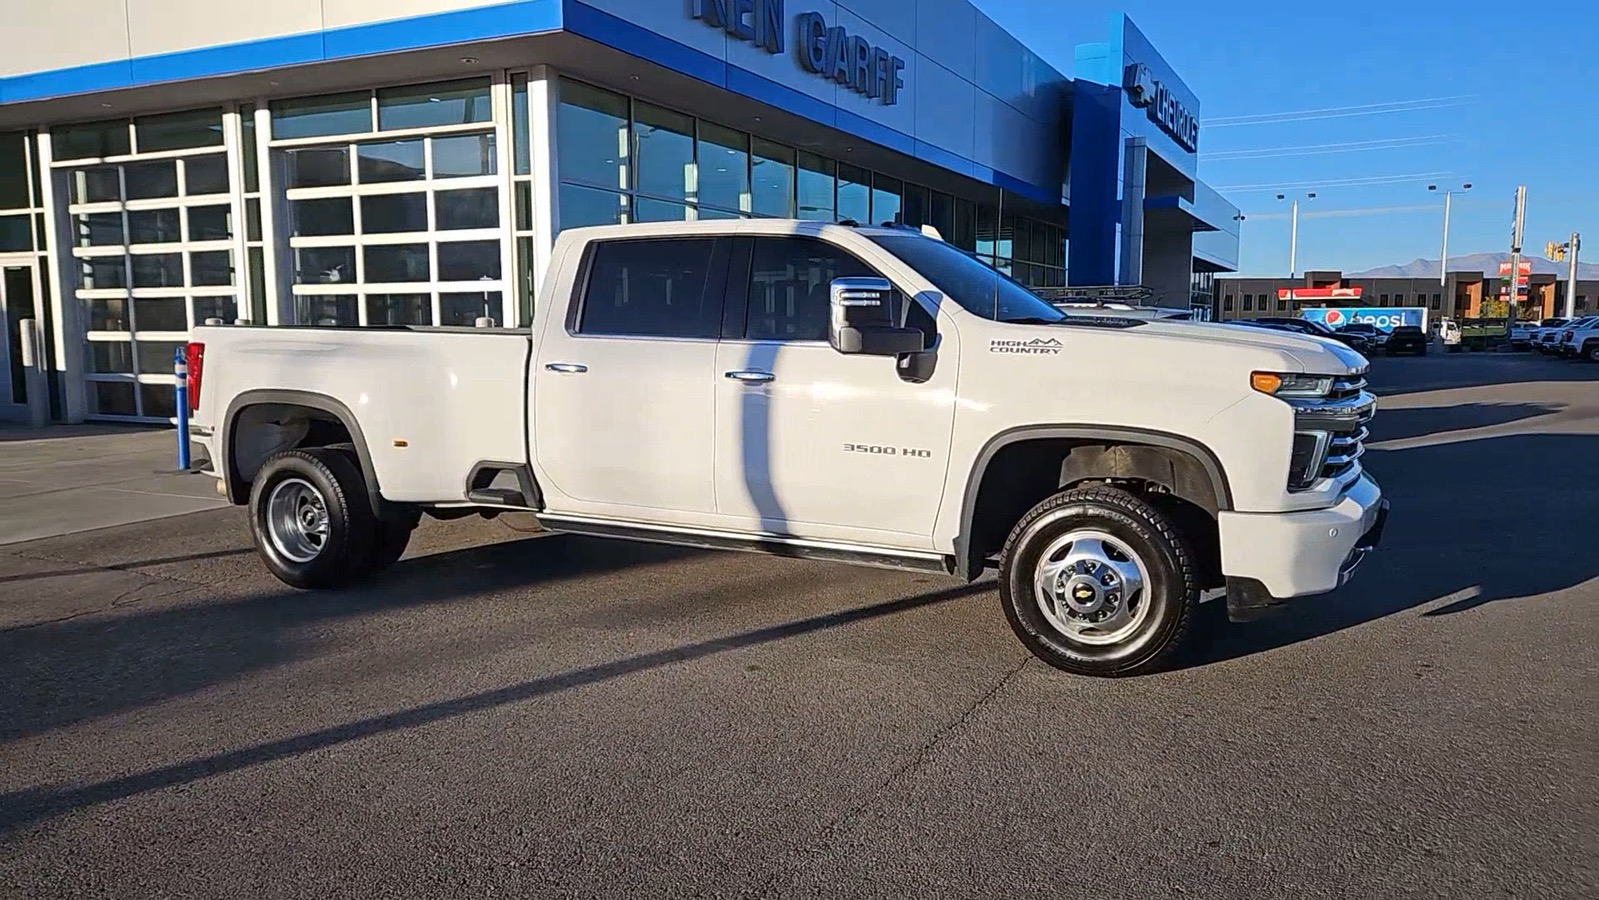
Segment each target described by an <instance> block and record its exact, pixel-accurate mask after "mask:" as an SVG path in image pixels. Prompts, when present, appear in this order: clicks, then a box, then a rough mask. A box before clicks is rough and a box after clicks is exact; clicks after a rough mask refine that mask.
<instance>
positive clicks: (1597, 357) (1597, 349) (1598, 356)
mask: <svg viewBox="0 0 1599 900" xmlns="http://www.w3.org/2000/svg"><path fill="white" fill-rule="evenodd" d="M1583 355H1584V356H1586V357H1588V361H1589V362H1596V363H1599V341H1596V342H1594V343H1592V344H1589V345H1588V349H1587V350H1586V351H1584V353H1583Z"/></svg>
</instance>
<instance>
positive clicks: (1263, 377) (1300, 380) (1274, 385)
mask: <svg viewBox="0 0 1599 900" xmlns="http://www.w3.org/2000/svg"><path fill="white" fill-rule="evenodd" d="M1249 384H1250V386H1251V387H1253V388H1254V389H1255V390H1257V391H1260V392H1261V393H1262V394H1270V395H1272V396H1273V397H1285V398H1306V397H1309V398H1319V397H1325V396H1327V395H1328V394H1330V393H1332V386H1333V376H1331V375H1300V374H1290V373H1285V372H1254V373H1252V374H1250V376H1249Z"/></svg>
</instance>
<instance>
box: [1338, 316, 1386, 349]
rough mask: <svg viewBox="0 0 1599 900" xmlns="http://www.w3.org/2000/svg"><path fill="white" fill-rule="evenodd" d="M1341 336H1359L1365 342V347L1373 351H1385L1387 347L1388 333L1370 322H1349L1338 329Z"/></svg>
mask: <svg viewBox="0 0 1599 900" xmlns="http://www.w3.org/2000/svg"><path fill="white" fill-rule="evenodd" d="M1338 333H1339V334H1342V335H1359V336H1360V337H1362V338H1364V339H1365V340H1366V344H1367V346H1369V347H1371V348H1372V349H1373V350H1382V349H1386V348H1387V346H1388V332H1386V331H1383V330H1382V329H1381V328H1378V327H1377V326H1375V325H1373V324H1371V323H1370V322H1350V323H1349V324H1348V325H1345V326H1344V327H1342V328H1340V329H1338Z"/></svg>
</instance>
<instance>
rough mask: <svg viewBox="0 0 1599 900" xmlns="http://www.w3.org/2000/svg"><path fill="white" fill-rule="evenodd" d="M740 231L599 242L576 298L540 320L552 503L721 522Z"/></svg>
mask: <svg viewBox="0 0 1599 900" xmlns="http://www.w3.org/2000/svg"><path fill="white" fill-rule="evenodd" d="M731 243H732V239H731V238H714V237H701V238H683V237H660V238H628V239H618V240H601V241H596V242H593V243H591V244H590V245H589V247H588V249H587V251H586V253H587V258H586V259H585V261H584V265H583V266H582V267H581V269H580V271H581V272H582V273H583V274H580V275H579V284H578V285H577V286H576V289H575V290H574V292H573V306H574V307H575V309H573V310H572V311H571V315H569V316H568V318H567V321H566V322H565V323H564V325H563V323H561V322H551V323H548V325H547V326H546V327H545V328H544V329H543V330H542V337H541V339H540V342H539V345H538V347H537V349H536V354H535V357H534V359H533V365H534V366H535V367H536V368H535V371H534V374H533V379H532V384H533V390H532V398H531V399H532V406H533V410H532V420H533V434H532V443H533V448H534V454H535V461H536V463H537V466H538V475H539V479H540V482H541V484H544V485H545V486H546V487H547V488H550V489H553V492H551V491H547V492H546V493H547V496H546V498H545V500H546V502H547V504H548V506H549V507H550V509H551V512H552V513H556V514H559V513H569V514H571V513H576V514H584V515H591V516H603V517H607V518H613V519H629V520H633V521H642V522H657V523H659V522H670V523H673V524H680V525H681V524H699V525H708V524H712V523H711V519H713V518H714V515H715V500H714V497H713V492H712V491H713V488H712V484H711V471H712V455H711V443H712V425H713V421H712V417H713V407H712V403H713V394H712V387H713V375H712V370H713V368H714V367H715V365H716V342H717V338H718V335H719V334H720V331H721V318H722V294H723V289H724V285H725V274H724V273H725V270H726V263H725V261H724V260H725V257H726V254H727V250H728V248H729V247H730V245H731ZM561 312H565V311H560V312H552V314H555V315H559V314H561Z"/></svg>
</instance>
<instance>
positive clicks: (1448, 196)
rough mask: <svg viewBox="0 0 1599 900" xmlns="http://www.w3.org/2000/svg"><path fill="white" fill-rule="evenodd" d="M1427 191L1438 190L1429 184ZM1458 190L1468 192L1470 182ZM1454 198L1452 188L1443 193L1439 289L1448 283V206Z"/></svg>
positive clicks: (1436, 186) (1435, 186) (1434, 185)
mask: <svg viewBox="0 0 1599 900" xmlns="http://www.w3.org/2000/svg"><path fill="white" fill-rule="evenodd" d="M1427 190H1429V191H1436V190H1438V185H1436V184H1429V185H1427ZM1460 190H1461V191H1469V190H1471V182H1469V181H1468V182H1466V183H1465V184H1463V185H1461V186H1460ZM1454 196H1455V192H1454V189H1453V188H1451V189H1449V190H1446V191H1444V248H1443V252H1442V254H1440V255H1439V257H1438V286H1439V287H1446V286H1447V285H1448V281H1449V206H1450V201H1451V200H1453V199H1454Z"/></svg>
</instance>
